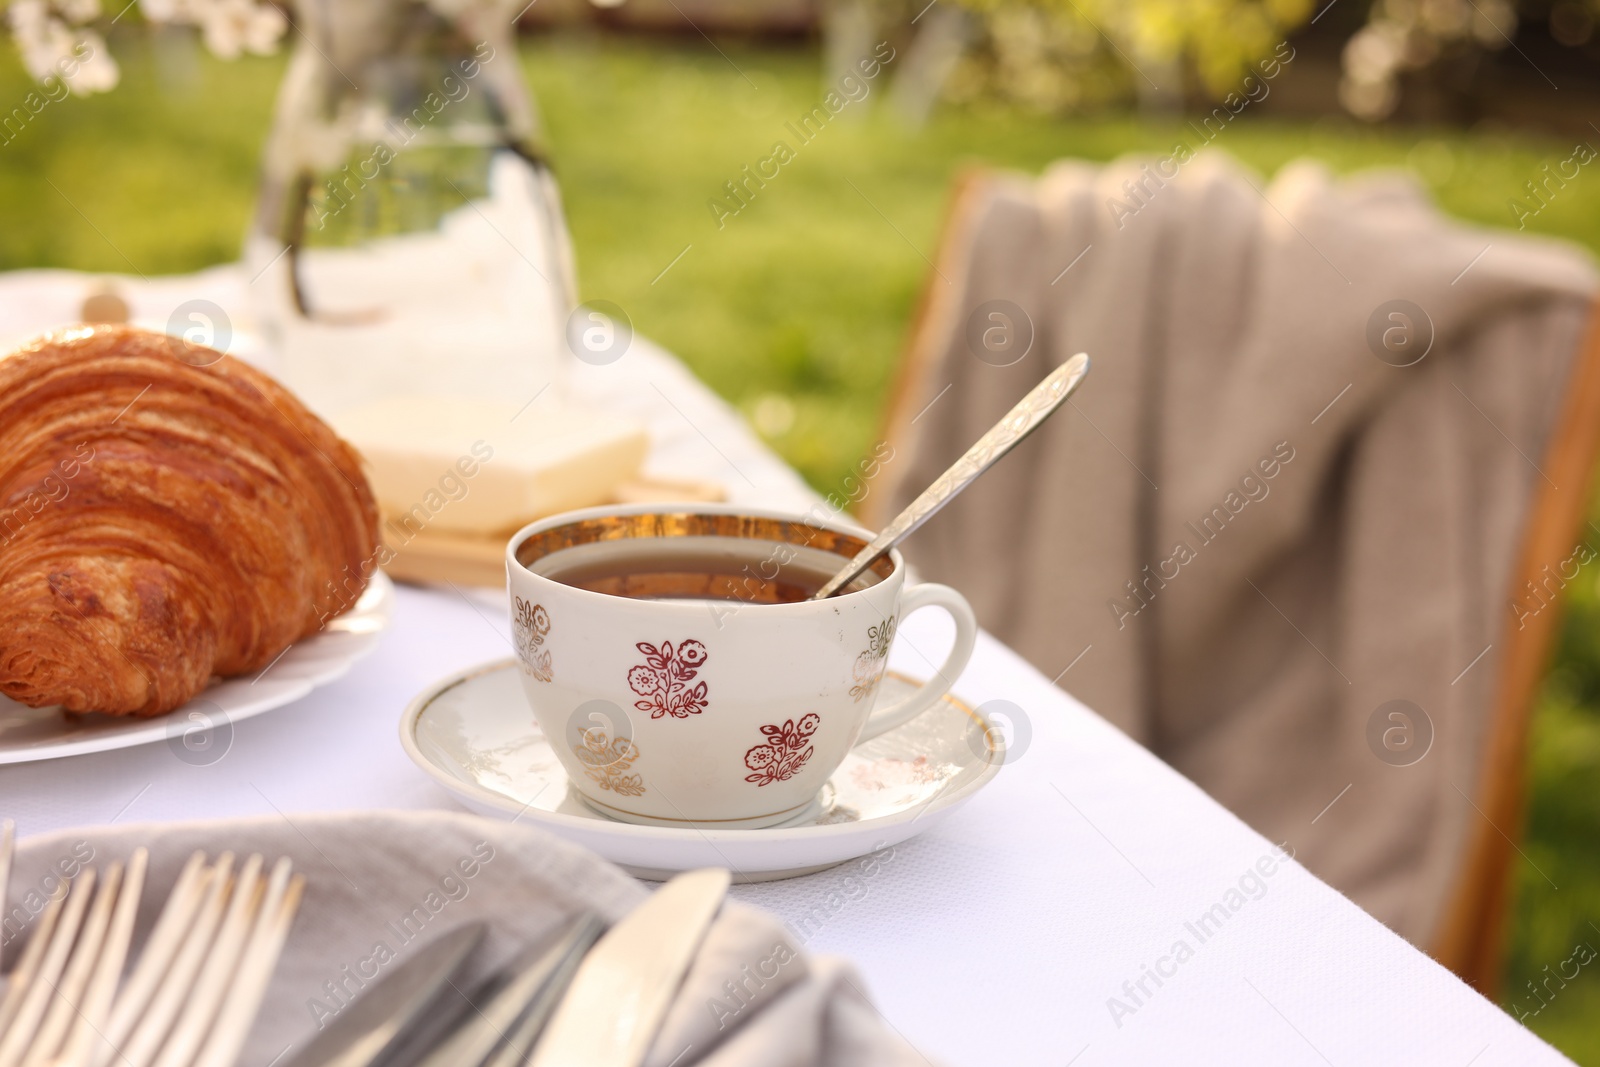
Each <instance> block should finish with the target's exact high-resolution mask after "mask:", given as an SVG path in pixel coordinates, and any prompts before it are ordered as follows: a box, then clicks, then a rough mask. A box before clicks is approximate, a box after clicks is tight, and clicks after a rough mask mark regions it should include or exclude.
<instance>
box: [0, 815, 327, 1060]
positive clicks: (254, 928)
mask: <svg viewBox="0 0 1600 1067" xmlns="http://www.w3.org/2000/svg"><path fill="white" fill-rule="evenodd" d="M0 844H3V842H0ZM3 865H4V864H3V857H0V866H3ZM148 865H149V854H148V852H147V851H146V850H145V849H142V848H141V849H138V850H136V851H135V852H134V853H133V855H132V856H131V857H130V858H129V860H128V863H127V865H126V867H124V865H123V864H121V863H112V864H111V865H109V866H108V867H107V868H106V871H105V876H104V877H103V878H101V877H99V876H98V875H97V872H96V871H95V869H94V868H92V867H91V868H86V869H85V870H83V871H82V872H81V873H80V874H79V875H78V876H77V877H76V878H74V879H73V880H72V882H71V883H70V885H68V886H65V887H63V889H62V890H61V891H60V892H58V893H57V894H56V895H55V896H54V897H53V898H52V899H51V900H50V902H49V904H48V905H47V906H46V908H45V910H44V912H43V913H42V914H41V915H40V917H39V921H38V924H37V926H36V928H35V930H34V933H33V936H32V937H30V938H29V940H28V945H27V947H26V948H25V949H24V950H23V954H22V958H21V959H20V960H18V962H17V967H16V969H15V970H14V971H13V972H12V974H11V980H10V982H9V983H8V985H7V988H6V992H5V997H4V999H0V1067H107V1065H109V1064H110V1063H111V1062H112V1061H113V1060H115V1061H116V1062H117V1063H118V1064H119V1065H121V1067H229V1065H231V1064H232V1063H233V1061H234V1060H235V1058H236V1057H237V1056H238V1052H239V1049H240V1047H241V1046H242V1045H243V1042H244V1039H245V1036H246V1034H247V1033H248V1032H249V1028H250V1025H251V1023H252V1022H253V1021H254V1019H255V1015H256V1012H257V1010H258V1009H259V1007H260V1004H261V998H262V995H263V994H264V993H265V991H266V986H267V982H268V980H269V979H270V977H271V975H272V971H273V969H274V967H275V966H276V964H277V960H278V955H279V953H280V952H281V950H282V948H283V942H284V939H285V937H286V936H287V934H288V930H289V925H290V923H291V922H292V920H293V918H294V913H295V911H296V909H297V908H298V906H299V902H300V897H301V894H302V892H303V889H304V879H303V877H301V876H299V875H293V876H291V869H290V864H289V861H288V860H287V859H281V860H279V861H278V862H277V863H276V864H274V865H273V867H272V869H271V871H270V873H267V874H263V868H264V866H265V861H264V860H263V858H262V857H261V856H259V855H255V856H251V857H249V858H248V859H247V860H246V861H245V862H244V863H243V865H241V866H240V867H239V869H238V871H237V872H235V870H234V857H233V855H232V854H231V853H223V854H222V855H221V856H219V857H218V858H217V861H216V862H215V863H214V864H210V865H208V864H207V863H206V858H205V856H204V854H202V853H199V852H197V853H195V854H194V855H193V856H191V857H190V858H189V861H188V863H187V864H185V865H184V868H183V870H182V871H181V872H180V874H179V875H178V879H177V882H176V884H175V885H174V886H173V888H172V891H171V893H170V894H169V895H168V897H167V900H166V903H165V905H164V906H163V908H162V911H161V916H160V918H159V919H158V920H157V921H156V924H155V927H154V929H152V930H151V932H150V936H149V937H148V938H147V939H146V941H145V945H144V948H143V950H142V951H141V953H140V954H139V959H138V962H137V963H136V964H135V965H134V968H133V970H132V972H131V973H130V974H129V975H128V977H127V979H126V980H125V981H122V980H121V979H122V971H123V965H124V963H125V962H126V960H127V958H128V950H129V945H130V942H131V939H132V935H133V925H134V919H135V916H136V914H137V912H138V908H139V901H140V897H141V895H142V893H143V890H144V880H145V872H146V869H147V867H148ZM0 884H3V883H0ZM119 983H120V986H119Z"/></svg>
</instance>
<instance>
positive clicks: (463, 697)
mask: <svg viewBox="0 0 1600 1067" xmlns="http://www.w3.org/2000/svg"><path fill="white" fill-rule="evenodd" d="M517 669H518V668H517V662H516V660H511V659H506V660H499V661H496V662H493V663H486V664H483V665H481V666H478V667H474V668H472V669H470V670H467V671H463V672H461V673H459V674H455V675H452V676H450V677H449V678H446V679H444V680H443V681H441V682H438V683H436V684H434V685H432V686H429V687H428V688H427V689H426V690H424V691H423V692H422V693H421V694H420V695H418V697H417V698H416V699H415V700H413V701H412V702H411V705H410V706H409V707H408V708H406V711H405V715H404V716H403V717H402V718H401V720H400V743H401V744H402V745H403V746H404V747H405V750H406V754H407V755H409V756H410V757H411V758H412V759H413V760H414V761H416V764H417V766H419V767H421V768H422V769H423V770H424V771H426V772H428V774H430V775H432V776H433V778H434V779H435V780H436V781H437V782H438V783H439V784H440V785H442V786H444V787H445V788H446V789H448V790H450V792H452V793H454V794H455V795H456V796H457V797H459V798H460V799H461V801H462V802H463V803H464V804H466V805H467V807H469V808H471V809H472V810H474V811H476V812H478V813H480V814H483V815H492V816H498V817H500V818H505V819H512V820H513V821H515V820H520V819H527V820H528V821H530V822H533V823H536V824H538V825H539V826H542V827H544V828H545V829H547V830H549V831H550V832H551V833H554V834H558V835H560V836H561V837H564V838H566V839H567V840H569V841H572V842H574V843H576V844H579V845H583V846H584V847H586V848H588V849H590V850H592V851H594V852H598V853H599V854H600V855H602V856H604V857H605V858H606V859H608V860H610V861H612V862H613V863H615V864H617V865H619V866H621V867H623V868H625V869H626V870H628V871H629V872H630V873H632V874H634V875H636V876H638V877H640V878H650V879H657V880H661V879H666V878H669V877H671V876H672V875H674V874H676V873H678V872H679V871H687V870H693V869H695V868H698V867H726V868H728V869H729V870H731V871H732V872H733V878H734V881H736V882H764V881H771V880H773V879H778V878H792V877H795V876H797V875H802V874H811V873H813V872H816V871H821V870H826V869H827V868H829V867H832V866H834V865H836V864H839V863H844V862H845V861H846V860H851V859H855V858H856V857H858V856H864V855H866V854H867V853H869V852H873V851H876V850H878V849H881V848H887V847H889V846H891V845H896V844H899V843H900V842H902V841H905V840H907V839H909V838H911V837H913V836H914V835H916V834H920V833H922V832H923V831H924V830H928V829H931V828H932V827H934V826H937V825H938V824H939V822H940V821H941V820H943V819H945V818H946V817H948V816H949V815H950V813H951V812H953V811H955V810H956V808H958V807H960V806H961V805H962V804H964V803H966V802H967V801H968V800H970V799H972V797H973V795H974V794H976V793H977V791H978V790H979V789H982V788H983V787H984V785H986V784H987V783H988V781H989V780H990V779H991V778H993V777H994V776H995V774H996V773H997V772H998V771H999V770H1000V766H1001V764H1002V763H1004V762H1005V749H1004V741H1003V740H1002V732H1001V731H999V730H995V729H991V728H990V725H989V724H988V723H987V722H985V720H984V719H983V717H982V716H980V715H979V714H978V713H977V712H976V711H974V710H973V709H972V708H970V707H968V706H967V705H966V704H963V703H962V702H961V701H959V700H957V699H955V698H954V697H951V696H946V697H945V698H944V699H943V700H942V701H941V702H940V703H938V704H936V705H934V706H933V707H932V708H930V709H929V710H928V711H925V712H923V713H922V714H921V715H919V716H917V717H916V718H915V719H913V720H911V721H910V722H909V723H907V724H906V725H904V726H902V727H900V728H899V729H898V730H891V731H889V732H888V733H886V734H884V735H883V736H881V737H878V738H876V739H874V740H872V741H869V742H867V743H866V744H864V745H860V746H858V747H857V748H855V749H852V750H851V752H850V754H849V755H848V756H847V757H845V761H844V763H843V764H841V765H840V766H839V769H838V770H836V771H834V773H833V776H832V777H831V778H829V779H828V783H827V785H825V786H824V787H823V789H822V792H821V794H820V795H819V796H818V798H817V802H816V803H815V804H814V805H811V806H810V807H808V809H807V810H806V811H804V812H802V813H801V815H800V816H799V817H798V818H797V819H795V820H792V821H790V822H788V823H784V824H782V825H779V826H771V827H767V828H765V829H760V830H730V829H699V828H693V827H689V828H684V827H660V826H638V825H635V824H632V823H624V822H618V821H616V820H614V819H609V818H607V817H606V816H604V815H602V814H600V813H599V812H598V811H596V810H595V809H593V808H591V807H589V805H588V804H586V803H584V801H583V800H582V799H581V798H580V797H579V795H578V793H577V791H576V790H575V789H573V788H572V785H571V783H570V782H569V781H568V779H567V774H566V771H565V770H563V769H562V767H561V764H560V762H559V761H558V760H557V759H556V756H555V753H554V752H553V751H552V750H551V748H550V744H549V742H548V741H547V740H546V739H545V736H544V734H543V733H542V732H541V731H540V730H539V727H538V725H537V724H536V723H535V722H534V721H533V713H532V712H531V711H529V710H528V704H527V700H526V698H525V697H524V696H523V692H522V682H521V679H520V678H519V677H518V674H517ZM918 684H919V683H918V682H916V681H914V680H913V679H910V678H907V677H905V676H903V675H900V674H896V673H895V672H893V671H891V672H889V673H888V674H886V675H884V678H883V683H882V691H881V694H880V696H879V700H881V701H883V702H885V703H888V702H892V701H894V700H895V699H897V698H899V697H901V696H904V695H905V694H906V693H908V692H910V691H911V690H912V689H914V688H915V687H916V686H917V685H918Z"/></svg>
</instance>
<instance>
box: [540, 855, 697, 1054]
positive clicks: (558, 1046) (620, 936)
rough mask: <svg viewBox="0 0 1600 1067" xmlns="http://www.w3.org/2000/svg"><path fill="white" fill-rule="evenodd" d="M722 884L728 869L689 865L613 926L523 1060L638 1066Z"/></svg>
mask: <svg viewBox="0 0 1600 1067" xmlns="http://www.w3.org/2000/svg"><path fill="white" fill-rule="evenodd" d="M727 891H728V872H727V871H724V870H716V869H708V870H701V871H689V872H688V873H686V874H680V875H678V877H676V878H674V879H673V880H672V881H670V882H668V883H667V884H666V885H664V886H662V887H661V888H660V889H658V890H656V892H655V894H654V895H653V896H652V897H650V899H649V900H647V901H645V902H644V903H643V904H641V905H639V906H638V907H637V908H635V909H633V911H631V912H630V913H628V915H627V916H626V917H625V918H623V920H622V921H621V922H619V923H617V925H615V926H613V927H612V928H611V930H610V932H609V933H607V934H606V935H605V936H604V937H602V938H601V939H600V941H599V943H598V944H596V945H595V946H594V948H593V949H592V950H591V951H590V952H589V955H588V956H587V957H586V958H585V959H584V961H583V964H582V965H581V966H580V967H579V968H578V974H577V977H575V978H574V979H573V980H572V988H571V989H570V990H568V991H567V995H566V997H565V998H564V999H563V1000H562V1001H561V1004H560V1006H559V1007H557V1008H556V1013H555V1016H554V1018H552V1019H551V1020H550V1026H549V1028H548V1029H546V1030H545V1034H544V1038H543V1039H542V1040H541V1041H540V1042H539V1045H538V1047H537V1048H535V1049H534V1052H533V1058H532V1059H530V1060H529V1061H528V1067H638V1065H639V1064H640V1063H641V1062H642V1061H643V1060H644V1055H645V1053H646V1052H647V1051H648V1050H649V1048H650V1042H651V1041H652V1040H654V1039H655V1036H656V1030H657V1028H658V1027H660V1025H661V1020H662V1018H663V1017H664V1016H665V1015H666V1012H667V1006H668V1005H669V1004H671V1003H672V998H673V997H674V996H676V995H677V992H678V986H679V985H680V984H681V983H682V981H683V976H684V973H685V972H686V971H688V969H689V964H690V962H691V961H693V959H694V956H695V953H696V952H698V951H699V949H700V942H701V940H702V939H703V938H704V937H705V932H706V928H707V927H709V926H710V925H711V920H712V919H713V918H714V917H715V916H716V914H717V909H718V908H719V907H721V906H722V898H723V896H724V895H726V893H727Z"/></svg>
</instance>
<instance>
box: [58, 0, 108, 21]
mask: <svg viewBox="0 0 1600 1067" xmlns="http://www.w3.org/2000/svg"><path fill="white" fill-rule="evenodd" d="M56 10H57V11H59V12H61V17H62V18H63V19H65V20H66V21H67V22H69V23H71V24H72V25H75V26H81V25H83V24H84V23H85V22H88V21H90V20H91V19H96V18H99V17H100V0H56Z"/></svg>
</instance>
